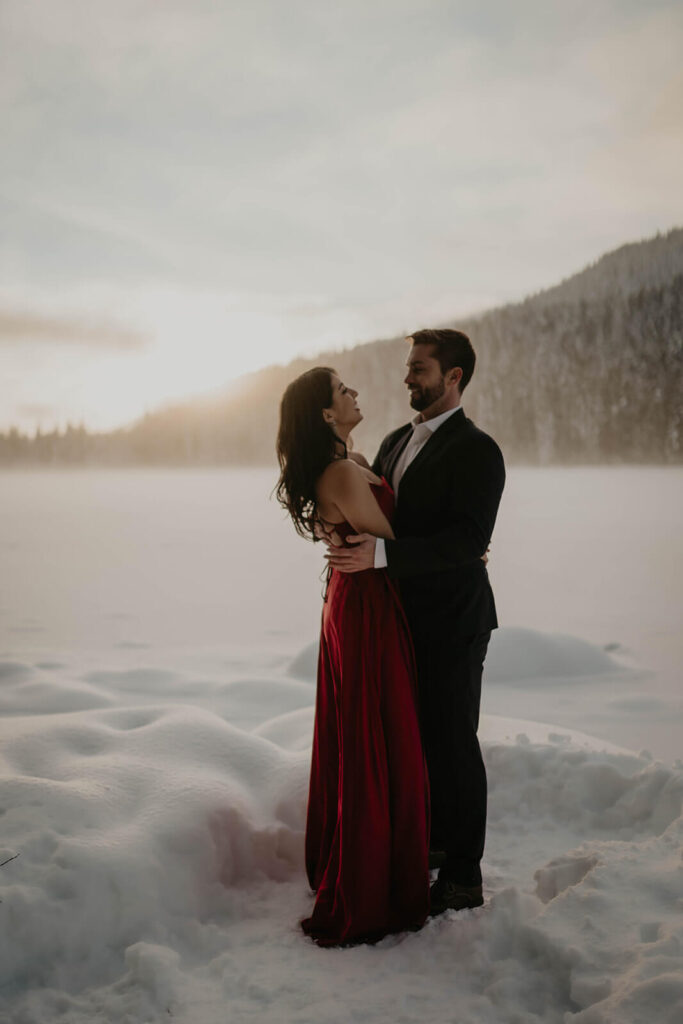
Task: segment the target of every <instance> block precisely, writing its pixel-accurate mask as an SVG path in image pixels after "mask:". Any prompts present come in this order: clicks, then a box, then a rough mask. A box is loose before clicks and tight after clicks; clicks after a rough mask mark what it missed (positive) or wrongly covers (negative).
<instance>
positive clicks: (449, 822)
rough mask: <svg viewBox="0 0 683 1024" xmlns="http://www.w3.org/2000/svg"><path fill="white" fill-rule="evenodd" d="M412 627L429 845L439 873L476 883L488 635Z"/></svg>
mask: <svg viewBox="0 0 683 1024" xmlns="http://www.w3.org/2000/svg"><path fill="white" fill-rule="evenodd" d="M420 619H422V616H420ZM411 625H412V626H413V639H414V643H415V654H416V659H417V674H418V685H419V693H420V720H421V729H422V740H423V744H424V748H425V755H426V758H427V768H428V771H429V784H430V792H431V808H432V828H431V842H430V846H431V849H433V850H445V851H446V863H445V865H444V866H443V867H442V868H441V870H440V872H439V877H445V878H449V879H451V880H452V881H455V882H459V883H460V884H462V885H481V869H480V861H481V858H482V856H483V853H484V839H485V833H486V797H487V787H486V769H485V767H484V761H483V758H482V755H481V749H480V747H479V740H478V738H477V729H478V727H479V706H480V702H481V677H482V671H483V666H484V659H485V657H486V650H487V648H488V644H489V640H490V638H491V633H490V631H489V632H487V633H482V634H480V635H478V636H475V637H472V638H468V639H458V638H454V637H452V635H451V634H449V632H448V630H447V629H444V628H443V623H441V624H439V623H436V622H434V621H433V620H431V621H429V622H425V621H424V620H422V621H419V620H418V621H414V622H412V623H411Z"/></svg>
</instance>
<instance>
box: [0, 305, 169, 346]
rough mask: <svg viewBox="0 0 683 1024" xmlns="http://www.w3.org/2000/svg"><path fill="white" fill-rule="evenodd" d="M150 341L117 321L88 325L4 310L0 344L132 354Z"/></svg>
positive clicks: (89, 323)
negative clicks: (66, 346) (54, 346)
mask: <svg viewBox="0 0 683 1024" xmlns="http://www.w3.org/2000/svg"><path fill="white" fill-rule="evenodd" d="M149 340H150V339H149V338H147V337H145V335H143V334H141V333H140V332H138V331H135V330H132V329H130V328H128V327H125V326H123V325H121V324H118V323H115V322H113V321H110V322H98V321H95V320H87V321H86V320H78V319H68V318H66V317H50V316H41V315H39V314H35V313H28V312H24V311H18V310H17V311H8V310H0V344H1V345H3V346H7V345H21V344H23V343H25V342H27V341H30V342H36V343H40V344H48V345H50V344H69V345H86V346H88V347H89V348H98V349H111V350H119V351H121V350H123V351H131V350H138V349H142V348H144V347H145V346H146V345H147V344H148V343H149Z"/></svg>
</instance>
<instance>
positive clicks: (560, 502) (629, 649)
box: [0, 467, 683, 759]
mask: <svg viewBox="0 0 683 1024" xmlns="http://www.w3.org/2000/svg"><path fill="white" fill-rule="evenodd" d="M275 479H276V473H275V470H274V469H273V470H268V469H215V470H214V469H210V470H207V469H196V470H177V471H173V470H151V471H149V470H120V471H118V470H114V471H78V470H74V471H64V470H62V471H59V472H54V473H49V472H47V473H46V472H11V473H5V474H3V475H2V492H3V501H2V507H1V510H0V536H1V537H2V541H1V542H0V543H1V545H2V546H1V548H0V551H1V565H0V570H1V578H2V600H1V602H0V603H1V606H2V617H1V620H0V656H1V657H2V658H7V659H12V660H20V661H21V660H24V659H29V660H33V661H39V660H45V659H48V660H49V659H51V658H53V657H54V658H55V659H56V660H57V661H59V662H60V663H63V665H64V668H63V670H62V672H63V673H66V674H67V676H70V677H73V678H75V677H78V675H79V673H80V671H81V669H82V668H83V666H84V665H85V664H86V663H87V665H88V666H93V665H97V666H99V667H100V668H103V669H108V668H113V667H117V668H120V667H139V666H145V667H147V668H156V667H163V668H165V669H166V668H172V667H173V665H174V664H176V665H177V664H179V663H180V662H182V663H183V664H188V662H192V663H193V664H202V663H203V664H205V665H208V663H209V662H210V661H211V662H212V663H214V667H217V666H218V665H219V664H220V659H221V658H222V657H226V658H227V657H230V658H234V657H235V655H236V653H238V654H240V655H241V656H243V657H244V659H245V663H246V662H250V663H253V662H254V659H257V660H258V659H262V658H264V657H265V658H270V659H271V660H272V659H277V658H278V657H283V656H292V655H294V654H296V652H297V651H299V650H300V649H301V648H302V647H303V646H305V645H306V644H310V643H313V642H314V641H315V640H316V638H317V632H318V628H319V618H320V610H321V592H322V589H323V584H322V581H321V578H320V577H321V572H322V568H323V557H322V548H321V547H320V546H319V545H313V544H310V543H306V542H304V541H302V540H300V539H299V538H298V537H297V536H296V535H295V533H294V531H293V529H292V527H291V526H290V524H289V523H288V522H287V521H286V519H285V518H284V514H283V513H282V511H281V510H280V508H279V506H278V505H277V503H276V502H275V500H274V498H270V492H271V490H272V487H273V485H274V482H275ZM682 509H683V472H682V471H681V470H680V469H675V468H669V469H664V468H651V467H648V468H614V467H611V468H600V467H592V468H571V469H559V468H552V469H529V468H520V467H513V468H512V469H510V470H509V474H508V483H507V487H506V491H505V494H504V497H503V502H502V505H501V510H500V514H499V519H498V524H497V526H496V530H495V533H494V537H493V545H492V551H491V561H490V564H489V573H490V575H491V578H492V583H493V586H494V590H495V594H496V599H497V603H498V611H499V619H500V623H501V626H503V627H517V628H523V629H528V630H532V631H538V632H539V633H541V634H545V633H549V634H556V633H561V634H567V635H569V636H570V637H575V638H578V639H579V640H582V641H587V642H589V643H590V644H593V645H595V646H596V647H599V648H605V647H607V648H608V649H609V650H610V651H611V652H612V653H613V654H614V655H615V656H616V657H617V658H618V659H619V661H620V662H623V663H625V664H628V665H629V666H630V667H631V668H637V671H636V672H635V673H633V674H632V675H631V676H628V677H625V678H619V679H614V680H611V681H609V682H606V681H605V682H604V683H603V685H602V686H601V687H599V688H596V687H593V688H591V687H590V686H585V685H584V684H581V683H579V682H578V681H577V680H576V679H573V680H572V679H568V680H559V681H558V680H554V681H552V682H550V681H547V682H546V683H545V684H544V685H539V683H538V680H537V681H536V682H534V684H533V685H532V686H531V685H527V686H523V685H521V684H520V683H519V681H518V682H517V684H515V685H514V686H512V685H511V684H510V683H506V684H505V685H503V683H502V682H500V681H496V679H493V678H491V677H492V674H493V675H495V674H496V673H497V674H498V676H501V678H502V677H504V676H505V675H506V673H505V660H506V656H505V651H504V649H503V647H501V644H502V642H503V633H502V632H501V633H500V635H499V636H497V637H496V638H495V640H494V647H493V648H492V652H491V654H490V657H489V660H488V662H487V669H488V672H487V673H485V686H484V693H485V697H484V711H486V712H490V713H496V714H505V715H512V716H515V717H519V718H532V719H535V720H541V721H547V722H551V723H556V724H562V723H564V724H566V725H567V726H572V727H574V728H580V729H582V730H583V731H585V732H589V733H592V734H594V735H598V736H601V737H603V738H606V739H609V740H612V741H613V742H616V743H619V744H623V745H625V746H628V747H630V748H634V749H636V750H640V749H642V748H647V749H649V750H650V751H651V752H652V753H653V754H654V755H655V756H659V757H664V758H666V759H674V758H676V757H678V756H681V754H682V753H683V743H682V742H681V735H682V731H683V730H682V724H683V699H682V698H681V696H680V675H679V665H680V663H681V653H682V648H681V639H680V634H679V628H678V627H679V613H680V607H681V603H682V598H683V572H681V554H680V550H679V549H678V547H677V546H676V545H677V536H676V531H677V529H678V524H679V522H680V517H681V511H682ZM496 643H498V648H496V646H495V644H496ZM496 650H498V652H499V653H498V654H497V655H496ZM501 659H502V662H501ZM501 673H502V675H501ZM508 675H509V673H508ZM487 676H488V678H489V682H488V685H487V682H486V680H487ZM527 682H528V680H527Z"/></svg>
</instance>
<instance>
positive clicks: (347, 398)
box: [323, 373, 363, 433]
mask: <svg viewBox="0 0 683 1024" xmlns="http://www.w3.org/2000/svg"><path fill="white" fill-rule="evenodd" d="M331 380H332V405H331V406H330V407H329V408H327V409H323V416H324V418H325V419H326V420H327V422H328V423H331V422H332V420H334V426H335V428H336V430H337V433H339V431H340V429H341V430H342V431H344V430H345V431H349V430H352V429H353V428H354V427H355V426H356V424H357V423H360V421H361V420H362V419H363V414H362V412H361V411H360V409H359V408H358V405H357V403H356V398H357V397H358V392H357V391H354V389H353V388H349V387H347V386H346V385H345V384H344V383H343V382H342V381H341V380H340V379H339V377H338V376H337V374H336V373H333V374H332V375H331Z"/></svg>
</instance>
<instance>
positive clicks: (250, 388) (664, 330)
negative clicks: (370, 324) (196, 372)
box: [0, 228, 683, 465]
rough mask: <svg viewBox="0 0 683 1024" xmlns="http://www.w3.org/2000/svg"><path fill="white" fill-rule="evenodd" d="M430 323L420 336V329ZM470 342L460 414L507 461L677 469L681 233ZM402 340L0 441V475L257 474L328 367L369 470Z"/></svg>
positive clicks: (600, 269) (403, 413)
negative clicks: (91, 471) (176, 469)
mask: <svg viewBox="0 0 683 1024" xmlns="http://www.w3.org/2000/svg"><path fill="white" fill-rule="evenodd" d="M425 326H437V325H433V324H415V325H414V329H418V328H420V327H425ZM438 326H453V327H458V328H459V329H461V330H464V331H466V332H467V333H468V334H469V335H470V337H471V339H472V342H473V344H474V347H475V350H476V352H477V368H476V371H475V375H474V378H473V380H472V383H471V384H470V385H469V387H468V389H467V391H466V392H465V396H464V402H463V404H464V406H465V410H466V412H467V415H468V416H470V417H471V418H472V419H473V420H474V421H475V422H476V423H477V424H478V425H479V426H480V427H482V428H483V429H484V430H486V431H487V432H488V433H490V434H492V435H493V436H494V437H495V438H496V440H497V441H498V442H499V443H500V445H501V447H502V448H503V451H504V453H505V455H506V458H507V461H508V462H522V463H529V464H551V463H562V464H572V463H584V464H585V463H619V462H624V463H627V462H628V463H645V462H651V463H680V462H681V461H682V457H683V437H682V430H683V424H682V422H681V419H682V414H681V409H682V408H683V403H682V402H681V396H682V395H683V229H681V228H677V229H674V230H672V231H670V232H668V233H667V234H665V235H657V236H656V237H655V238H652V239H649V240H647V241H643V242H636V243H633V244H629V245H624V246H622V247H621V248H619V249H617V250H615V251H614V252H611V253H608V254H607V255H606V256H603V257H602V258H601V259H599V260H597V261H596V262H595V263H594V264H592V265H591V266H589V267H587V268H586V269H585V270H582V271H581V272H580V273H578V274H575V275H574V276H572V277H570V278H568V279H567V280H565V281H563V282H562V283H560V284H559V285H557V286H555V287H553V288H549V289H547V290H546V291H543V292H539V293H538V294H536V295H533V296H530V297H529V298H527V299H525V300H524V301H522V302H519V303H514V304H509V305H505V306H502V307H500V308H498V309H494V310H492V311H490V312H487V313H485V314H483V315H480V316H477V317H471V318H466V319H462V320H459V321H456V322H453V323H451V324H446V325H438ZM406 355H407V345H406V342H405V340H404V339H402V338H394V339H390V340H383V341H375V342H370V343H368V344H364V345H358V346H356V347H355V348H351V349H347V350H345V351H343V352H335V353H323V354H321V355H320V356H317V357H316V358H314V359H305V360H304V359H299V360H296V361H295V362H292V363H290V364H289V365H287V366H273V367H269V368H267V369H265V370H262V371H259V372H257V373H254V374H250V375H249V376H247V377H245V378H243V379H242V381H241V382H240V383H239V386H237V387H236V386H234V385H233V386H231V387H230V389H229V391H227V390H226V395H225V397H222V398H218V399H212V400H210V401H208V400H207V401H194V402H187V403H183V404H178V405H175V406H173V407H168V408H165V409H161V410H159V411H157V412H154V413H150V414H148V415H146V416H145V417H143V418H142V419H141V420H139V421H138V422H136V423H134V424H133V425H132V426H130V427H128V428H125V429H121V430H117V431H113V432H111V433H108V434H89V433H88V432H87V431H86V430H85V429H84V428H82V427H73V426H71V427H68V428H67V429H66V431H63V432H59V431H54V432H52V433H40V432H38V433H37V434H36V435H35V436H27V435H22V434H20V433H19V432H18V431H17V430H11V431H9V432H8V433H6V434H0V464H3V465H26V464H42V465H46V464H47V465H50V464H52V465H74V464H90V465H133V464H147V465H154V464H157V465H195V464H196V465H215V464H264V463H269V462H272V461H273V459H274V441H275V434H276V430H277V420H278V406H279V400H280V396H281V394H282V392H283V390H284V388H285V386H286V384H287V383H288V382H289V381H290V380H291V379H292V378H293V377H295V376H296V375H297V374H298V373H300V372H302V371H303V370H304V369H306V368H308V367H309V366H314V365H328V366H332V367H334V368H335V369H336V370H337V371H338V372H339V374H340V375H341V377H342V379H343V380H344V381H345V382H346V383H348V384H350V385H352V386H353V387H355V388H357V389H358V390H359V392H360V397H359V404H360V407H361V409H362V410H363V413H364V420H363V423H362V424H360V426H359V427H358V429H357V430H356V431H355V433H354V438H355V443H356V447H357V448H358V449H360V450H362V451H365V452H366V453H367V454H368V455H369V456H370V457H372V456H373V455H374V452H375V450H376V447H377V445H378V443H379V441H380V440H381V438H382V436H383V435H384V434H385V433H386V432H387V431H388V430H390V429H392V428H393V427H395V426H398V425H399V424H401V423H405V422H406V421H407V420H408V419H409V417H410V416H411V415H412V412H411V410H410V408H409V405H408V400H407V394H406V390H405V387H404V385H403V372H404V371H403V364H404V361H405V358H406Z"/></svg>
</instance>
